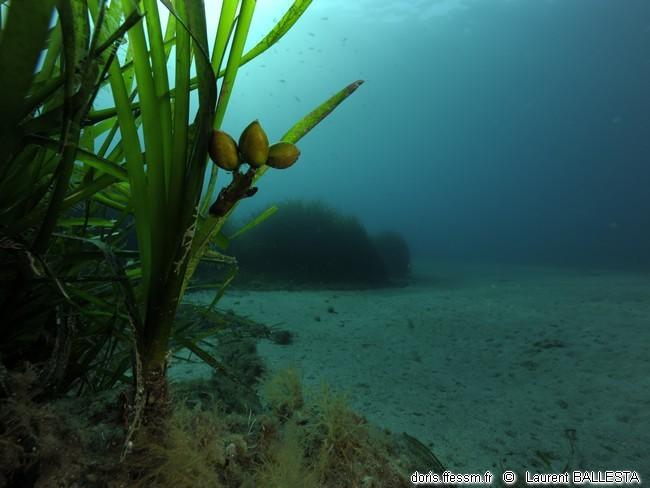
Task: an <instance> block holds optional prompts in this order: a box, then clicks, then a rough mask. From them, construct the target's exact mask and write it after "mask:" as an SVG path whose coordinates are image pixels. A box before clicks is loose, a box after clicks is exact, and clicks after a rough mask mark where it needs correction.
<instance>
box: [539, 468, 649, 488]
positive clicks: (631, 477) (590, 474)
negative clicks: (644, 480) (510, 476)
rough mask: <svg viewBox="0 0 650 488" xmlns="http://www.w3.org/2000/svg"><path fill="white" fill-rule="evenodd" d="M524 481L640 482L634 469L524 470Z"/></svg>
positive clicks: (545, 482)
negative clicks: (549, 471) (555, 471)
mask: <svg viewBox="0 0 650 488" xmlns="http://www.w3.org/2000/svg"><path fill="white" fill-rule="evenodd" d="M526 483H528V484H529V485H547V484H556V485H569V484H574V485H590V484H596V483H597V484H599V485H600V484H612V485H614V484H621V483H625V484H641V477H640V476H639V474H638V473H637V472H636V471H626V470H611V471H572V472H570V473H569V472H568V471H566V472H564V473H531V472H530V471H526Z"/></svg>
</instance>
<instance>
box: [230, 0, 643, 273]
mask: <svg viewBox="0 0 650 488" xmlns="http://www.w3.org/2000/svg"><path fill="white" fill-rule="evenodd" d="M284 3H287V4H289V3H290V2H260V8H264V9H268V10H271V11H276V10H277V12H278V16H279V15H280V14H281V12H283V9H284V5H283V4H284ZM260 17H261V16H260ZM267 21H268V22H269V23H270V22H271V19H270V18H269V19H267ZM254 28H256V29H259V32H257V33H256V32H255V31H254V32H253V34H252V35H251V39H257V38H258V37H260V36H261V35H262V33H263V32H265V31H266V29H267V26H266V25H264V24H263V23H262V22H260V23H259V24H254ZM649 46H650V2H647V1H645V0H624V1H613V0H563V1H542V0H466V1H464V0H440V1H419V2H406V1H404V2H393V1H386V0H373V1H362V2H346V1H331V0H320V1H318V2H314V5H313V7H312V8H311V9H310V11H308V12H307V13H306V14H305V17H304V18H303V19H301V22H299V23H298V24H297V26H296V28H295V29H294V30H292V31H291V32H290V33H288V34H287V36H286V38H285V39H283V41H282V42H281V43H279V44H278V45H277V46H275V47H274V48H272V50H271V52H270V53H269V54H268V56H265V57H263V58H260V59H257V60H254V61H253V62H251V63H250V65H248V66H246V68H245V69H244V70H242V73H240V75H239V78H238V85H237V87H236V89H235V92H234V95H233V96H234V103H235V104H236V105H237V107H238V110H233V111H231V112H230V113H229V114H228V116H227V118H226V119H225V123H224V127H225V129H226V130H232V132H235V133H236V132H237V131H238V130H241V128H242V127H244V126H245V125H246V123H247V121H249V120H251V119H252V118H255V117H257V116H258V114H263V115H262V122H263V124H265V127H268V128H269V132H270V135H271V136H272V138H273V137H279V136H281V135H282V133H283V132H284V130H286V129H287V128H288V127H290V126H291V125H292V123H293V121H294V120H296V119H297V118H298V117H299V116H301V115H302V114H304V113H306V111H308V110H310V109H311V107H313V106H315V105H316V104H317V103H318V101H319V100H320V99H322V97H323V96H324V95H325V94H329V93H331V91H332V87H336V86H342V85H344V84H345V83H347V82H348V81H349V79H350V78H351V77H352V78H353V77H357V78H361V79H364V80H366V83H365V84H364V85H363V87H362V88H361V89H360V90H359V91H358V93H357V94H356V95H355V98H354V100H353V101H352V102H351V103H349V104H346V105H345V106H342V107H340V108H339V109H337V112H336V114H334V116H332V117H330V118H328V119H327V120H326V121H324V122H323V123H322V124H321V125H320V126H319V130H318V132H317V133H314V134H311V135H309V136H308V137H307V138H305V139H304V140H303V141H302V142H301V150H302V158H301V161H300V164H299V165H296V167H295V168H294V169H293V170H292V171H291V172H290V173H289V174H282V175H278V174H269V175H268V176H267V178H268V180H266V179H265V181H264V182H263V183H262V185H261V191H260V192H259V194H258V196H257V197H256V198H255V199H253V200H254V201H253V200H251V201H250V202H245V203H246V205H242V208H244V209H246V208H251V207H253V208H259V207H263V206H264V204H265V203H270V202H274V201H277V200H281V199H283V198H284V197H285V196H286V195H290V196H292V197H304V198H308V199H319V200H323V201H325V202H327V203H328V204H330V205H332V206H334V207H335V208H337V209H340V210H341V211H343V212H345V213H348V214H352V215H356V216H358V217H359V218H360V219H361V220H362V222H363V223H364V224H365V225H366V226H367V227H368V229H369V230H373V231H375V230H377V231H379V230H383V229H394V230H397V231H400V232H401V233H403V235H404V236H405V237H406V239H407V240H408V242H409V244H410V246H411V248H412V252H413V253H414V254H415V255H416V256H418V255H419V256H428V257H433V258H437V259H458V260H489V261H513V260H514V261H521V262H528V263H551V264H560V265H569V266H573V265H599V266H605V267H609V266H621V265H625V266H632V267H636V266H643V267H647V266H648V265H649V264H650V253H648V249H650V192H649V191H648V188H650V166H649V164H648V163H649V162H650V96H649V89H650V47H649ZM260 76H263V79H264V83H260V78H259V77H260Z"/></svg>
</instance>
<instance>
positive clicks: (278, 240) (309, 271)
mask: <svg viewBox="0 0 650 488" xmlns="http://www.w3.org/2000/svg"><path fill="white" fill-rule="evenodd" d="M275 207H277V208H278V210H277V211H276V212H275V213H274V214H273V217H272V218H269V219H267V220H266V221H265V222H264V223H262V224H260V225H257V226H256V227H255V228H253V229H251V230H250V231H249V232H246V233H245V234H243V235H242V236H241V237H238V238H235V239H231V244H230V246H229V248H228V249H227V252H228V253H229V254H230V255H232V256H234V257H235V258H236V259H237V261H238V263H239V265H240V268H241V269H240V272H239V275H238V277H237V279H236V281H235V282H234V284H237V283H241V282H242V281H246V282H249V285H250V281H251V280H255V281H257V282H258V283H260V284H262V285H263V284H267V285H269V284H271V283H273V282H276V283H278V284H280V283H284V284H285V285H305V286H306V285H312V286H319V285H323V286H329V287H346V286H347V287H349V286H354V287H364V286H365V287H372V286H382V285H383V286H387V285H389V284H391V280H392V282H393V283H394V281H395V280H396V279H399V278H406V277H407V275H408V267H409V251H408V245H407V244H406V242H405V241H404V240H403V238H402V237H401V236H400V235H399V234H397V233H394V232H389V231H384V232H381V233H379V234H378V235H369V234H368V232H367V231H366V229H365V228H364V227H363V225H362V224H361V223H360V222H359V220H358V219H356V218H355V217H353V216H350V215H344V214H342V213H341V212H339V211H337V210H334V209H333V208H330V207H328V206H327V205H324V204H323V203H322V202H318V201H299V200H290V201H284V202H278V203H277V204H276V205H275ZM224 230H225V231H226V232H227V231H228V229H227V228H226V229H224Z"/></svg>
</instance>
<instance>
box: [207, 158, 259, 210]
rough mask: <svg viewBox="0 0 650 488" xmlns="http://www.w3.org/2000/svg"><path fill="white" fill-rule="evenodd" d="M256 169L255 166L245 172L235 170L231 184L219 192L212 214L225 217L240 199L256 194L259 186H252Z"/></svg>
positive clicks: (212, 207) (211, 208)
mask: <svg viewBox="0 0 650 488" xmlns="http://www.w3.org/2000/svg"><path fill="white" fill-rule="evenodd" d="M255 171H256V170H255V168H253V167H251V168H250V169H249V170H248V171H247V172H246V173H243V174H242V173H240V172H239V171H235V172H234V173H233V174H232V181H231V182H230V184H229V185H228V186H227V187H225V188H223V189H222V190H221V191H220V192H219V196H218V197H217V200H216V201H215V202H214V203H213V204H212V206H211V207H210V215H212V216H213V217H217V218H219V217H224V216H225V215H226V214H227V213H228V212H230V210H231V209H232V208H233V207H234V206H235V204H236V203H237V202H238V201H239V200H241V199H243V198H248V197H252V196H253V195H255V193H256V192H257V188H256V187H254V186H251V185H252V184H253V179H254V178H255Z"/></svg>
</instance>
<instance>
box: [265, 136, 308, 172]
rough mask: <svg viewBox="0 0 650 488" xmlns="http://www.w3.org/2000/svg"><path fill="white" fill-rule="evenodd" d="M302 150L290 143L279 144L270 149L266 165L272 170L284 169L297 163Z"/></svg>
mask: <svg viewBox="0 0 650 488" xmlns="http://www.w3.org/2000/svg"><path fill="white" fill-rule="evenodd" d="M298 156H300V149H298V148H297V147H296V146H294V145H293V144H291V143H290V142H277V143H275V144H273V145H272V146H271V147H270V148H269V159H268V160H267V161H266V164H267V165H268V166H270V167H271V168H275V169H284V168H288V167H289V166H291V165H292V164H293V163H295V162H296V160H297V159H298Z"/></svg>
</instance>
